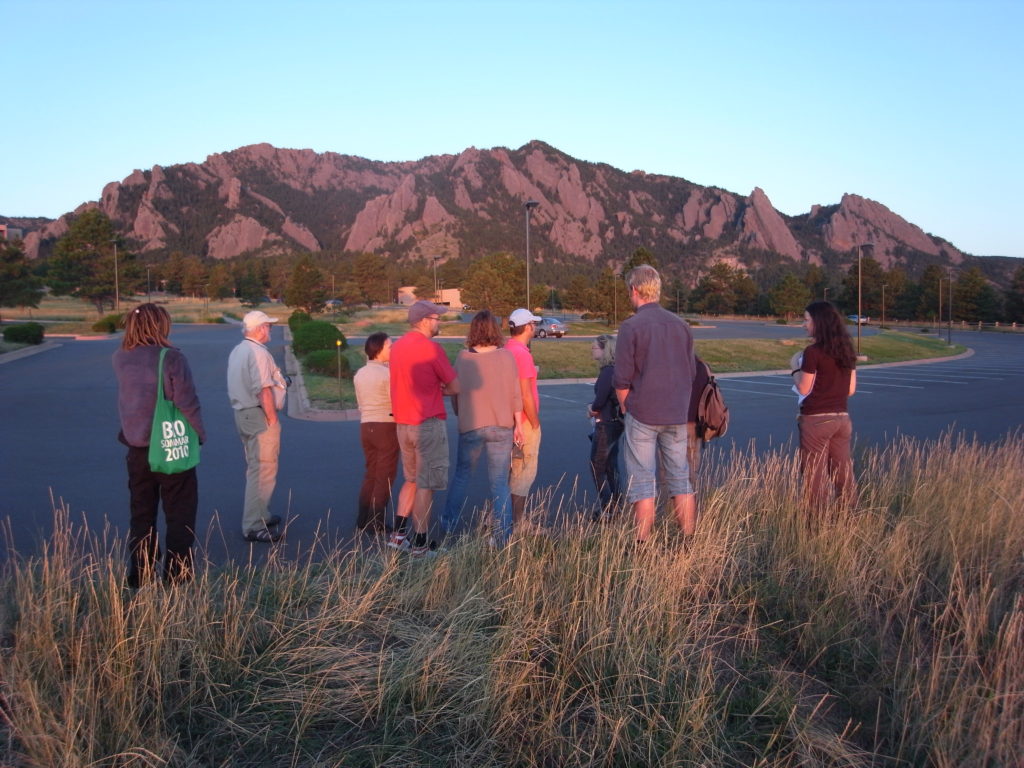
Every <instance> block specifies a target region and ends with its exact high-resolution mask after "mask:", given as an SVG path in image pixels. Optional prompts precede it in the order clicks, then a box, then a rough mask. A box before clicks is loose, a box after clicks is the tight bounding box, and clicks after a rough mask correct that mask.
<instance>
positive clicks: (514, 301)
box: [0, 210, 1024, 323]
mask: <svg viewBox="0 0 1024 768" xmlns="http://www.w3.org/2000/svg"><path fill="white" fill-rule="evenodd" d="M642 263H648V264H651V265H653V266H655V267H658V268H659V270H661V272H662V276H663V286H662V302H663V304H664V305H665V306H666V307H667V308H669V309H672V310H674V311H678V312H697V313H702V314H750V315H779V316H783V317H787V318H790V317H794V316H797V317H798V316H800V315H801V314H802V313H803V309H804V307H805V306H806V305H807V304H808V303H809V302H810V301H812V300H815V299H828V300H830V301H832V302H834V303H835V304H837V305H838V306H839V307H840V309H841V310H842V311H843V312H844V313H854V312H856V311H857V293H858V263H857V261H856V260H854V262H853V263H852V264H851V265H849V267H848V268H847V269H846V270H845V271H843V270H842V269H841V268H838V267H832V266H829V267H822V266H819V265H815V264H791V263H785V262H781V261H776V262H774V263H770V264H767V265H765V266H762V267H760V268H757V267H750V268H745V267H743V266H737V265H734V264H730V263H727V262H722V261H720V262H714V263H711V264H709V265H705V266H702V267H701V268H700V269H699V270H698V269H695V268H694V265H693V264H682V263H678V262H677V263H665V264H660V263H659V259H658V257H657V256H656V255H655V254H653V253H651V252H650V251H649V250H647V249H646V248H642V247H641V248H637V249H636V250H635V251H634V252H633V253H632V254H630V255H629V256H628V257H626V258H624V259H621V260H619V259H614V258H613V259H607V260H606V261H605V262H604V263H594V262H588V261H585V260H583V259H578V260H574V261H571V262H557V263H552V262H539V263H534V264H531V275H530V276H531V286H530V299H531V304H533V306H534V307H535V308H546V309H550V310H552V311H559V310H565V309H568V310H575V311H582V312H588V313H590V314H592V315H594V316H598V317H603V318H605V319H606V320H607V321H608V322H610V323H615V322H617V321H619V320H621V319H622V318H624V317H626V316H627V315H628V313H629V311H630V308H629V297H628V293H627V291H626V288H625V284H624V281H623V279H622V277H623V275H624V274H625V273H627V272H628V271H629V269H631V268H632V267H633V266H635V265H637V264H642ZM859 271H860V280H859V284H860V302H861V307H862V313H863V314H864V315H867V316H869V317H871V318H873V319H881V318H882V316H883V314H884V317H885V318H886V319H894V320H929V321H936V320H946V319H948V318H949V316H950V307H952V319H953V320H954V321H967V322H972V323H974V322H984V323H991V322H997V321H998V322H1018V323H1019V322H1024V265H1022V266H1021V267H1020V268H1018V269H1017V270H1016V272H1015V274H1014V276H1013V279H1012V282H1011V284H1010V286H1009V287H1008V288H1007V289H1006V290H999V289H998V288H996V287H995V286H993V285H992V284H991V283H990V282H989V281H988V279H987V278H986V277H985V275H984V273H983V272H982V271H981V269H980V268H979V267H977V266H971V267H968V268H965V269H956V270H949V269H944V268H942V267H940V266H937V265H930V266H926V267H925V268H924V269H923V271H922V272H921V274H920V275H919V277H918V279H916V280H915V279H912V278H911V277H910V276H909V275H908V274H907V272H906V271H905V270H904V269H902V268H901V267H897V266H894V267H892V268H890V269H888V270H886V269H885V268H883V267H882V265H881V264H880V263H879V262H878V261H876V260H875V259H874V258H873V257H871V256H868V257H866V258H863V259H861V261H860V264H859ZM525 283H526V267H525V262H524V260H523V258H522V256H521V255H519V254H511V253H495V254H491V255H488V256H485V257H483V258H476V259H471V258H468V257H461V258H449V259H446V260H445V261H444V262H443V263H442V262H441V261H440V259H436V260H435V259H429V258H427V259H419V260H416V259H408V260H403V261H394V260H390V259H388V258H386V257H384V256H381V255H379V254H374V253H349V252H330V251H322V252H318V253H286V254H280V255H275V256H239V257H236V258H234V259H231V260H211V259H206V258H202V257H199V256H196V255H189V254H184V253H182V252H180V251H173V252H171V253H170V254H168V255H153V254H150V255H146V254H141V255H140V254H137V253H134V252H132V251H131V249H130V248H129V247H127V244H126V242H125V241H124V240H123V239H122V238H121V236H120V235H119V234H118V233H117V232H116V230H115V228H114V226H113V224H112V222H111V221H110V220H109V219H108V218H107V217H106V216H105V215H104V214H103V213H102V212H100V211H97V210H90V211H87V212H85V213H83V214H82V215H81V216H79V217H77V218H76V219H75V220H74V222H72V224H71V226H70V227H69V230H68V232H67V233H66V234H65V235H64V236H63V237H62V238H60V240H59V241H58V242H57V243H56V245H55V248H54V250H53V255H52V256H50V257H49V258H48V259H45V260H40V261H39V262H38V263H31V262H29V261H28V260H27V259H26V258H25V254H24V251H23V249H22V247H21V243H20V242H17V241H15V242H8V243H4V244H3V247H2V249H0V307H16V306H32V307H34V306H38V304H39V300H40V299H41V297H42V295H43V286H44V285H45V286H47V287H48V288H49V289H50V292H51V293H53V294H54V295H73V296H77V297H79V298H81V299H83V300H84V301H88V302H91V303H92V304H93V305H94V306H95V307H96V309H97V312H99V313H100V314H102V313H103V312H104V310H105V309H107V308H108V307H113V305H114V300H115V294H117V293H119V294H120V295H123V296H126V295H133V294H142V293H152V292H163V293H170V294H175V295H181V296H193V297H200V296H205V297H208V298H210V299H223V298H228V297H231V296H235V297H237V298H239V299H240V300H241V301H242V302H243V303H244V304H247V305H249V306H256V305H258V304H260V303H263V302H267V301H282V302H283V303H285V304H287V305H288V306H292V307H298V308H302V309H304V310H306V311H308V312H317V311H321V310H322V309H323V308H324V306H325V304H326V303H327V302H328V301H337V302H341V303H342V304H343V305H360V304H365V305H371V306H372V305H374V304H386V303H392V302H394V301H396V298H397V293H398V289H399V288H400V287H402V286H414V287H415V289H416V294H417V296H419V297H421V298H432V297H434V295H435V294H434V289H435V286H436V287H437V288H438V289H439V290H440V289H444V288H460V289H461V295H462V300H463V301H464V302H465V303H466V304H468V305H470V306H471V307H475V308H476V307H488V308H490V309H491V310H492V311H494V312H496V313H497V314H499V315H504V314H507V313H508V312H510V311H511V310H512V309H514V308H515V307H517V306H523V305H525V302H526V295H525V294H526V291H525V287H526V286H525ZM940 311H941V313H942V314H941V316H940V314H939V313H940Z"/></svg>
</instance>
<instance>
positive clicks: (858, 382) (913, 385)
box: [857, 375, 924, 392]
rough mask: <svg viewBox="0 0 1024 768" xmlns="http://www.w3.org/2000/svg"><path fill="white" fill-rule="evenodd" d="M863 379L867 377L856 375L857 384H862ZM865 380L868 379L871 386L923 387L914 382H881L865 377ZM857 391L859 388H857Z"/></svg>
mask: <svg viewBox="0 0 1024 768" xmlns="http://www.w3.org/2000/svg"><path fill="white" fill-rule="evenodd" d="M865 379H867V377H865V376H860V375H858V376H857V384H858V385H860V384H863V383H864V382H865ZM867 381H868V383H870V384H871V386H872V387H898V388H899V389H924V387H923V386H918V385H916V384H883V383H882V382H880V381H872V380H871V379H867ZM857 391H858V392H859V391H860V390H859V389H858V390H857Z"/></svg>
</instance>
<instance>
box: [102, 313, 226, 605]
mask: <svg viewBox="0 0 1024 768" xmlns="http://www.w3.org/2000/svg"><path fill="white" fill-rule="evenodd" d="M170 333H171V317H170V315H168V314H167V310H166V309H164V308H163V307H160V306H157V305H156V304H140V305H139V306H138V307H136V308H135V309H133V310H131V311H130V312H129V313H128V315H127V317H126V318H125V330H124V338H123V339H122V340H121V347H120V349H118V350H117V351H116V352H115V353H114V358H113V363H114V374H115V375H116V377H117V410H118V413H119V415H120V417H121V431H120V433H119V434H118V436H117V437H118V440H120V441H121V442H122V443H124V444H125V445H127V446H128V456H127V465H128V490H129V493H130V509H131V521H130V525H129V532H128V577H127V583H128V586H129V587H132V588H137V587H139V586H141V584H142V583H143V582H144V581H146V580H147V579H150V578H153V577H155V576H156V575H157V573H158V572H159V571H160V570H161V569H160V559H161V557H160V546H159V535H158V533H157V524H156V521H157V510H158V507H159V505H160V503H161V501H162V502H163V508H164V520H165V522H166V528H167V532H166V536H165V544H166V549H167V558H166V561H165V562H164V563H163V568H162V575H163V578H164V580H165V581H169V582H179V581H187V580H189V579H190V578H191V577H192V568H193V566H192V544H193V542H194V541H195V527H196V510H197V508H198V506H199V485H198V482H197V479H196V470H195V467H193V468H192V469H188V470H186V471H184V472H180V473H178V474H173V475H167V474H163V473H162V472H153V471H152V470H151V469H150V467H149V433H150V429H151V427H152V424H153V410H154V408H155V407H156V398H157V380H156V378H157V367H158V365H159V362H160V352H161V350H163V349H165V348H166V349H167V354H166V356H165V357H164V368H163V379H164V381H163V386H164V397H165V398H166V399H167V400H170V401H171V402H173V403H174V404H175V405H176V406H177V407H178V410H180V411H181V412H182V414H184V416H185V418H186V419H188V422H189V424H191V425H192V428H193V429H195V431H196V433H197V434H198V435H199V442H200V444H202V443H205V442H206V430H205V429H204V428H203V419H202V415H201V413H200V407H199V397H198V396H197V395H196V389H195V385H194V384H193V381H192V371H191V370H190V369H189V366H188V360H186V359H185V356H184V355H183V354H182V353H181V350H179V349H177V348H175V347H172V346H171V343H170V342H169V341H168V340H167V337H168V336H169V335H170Z"/></svg>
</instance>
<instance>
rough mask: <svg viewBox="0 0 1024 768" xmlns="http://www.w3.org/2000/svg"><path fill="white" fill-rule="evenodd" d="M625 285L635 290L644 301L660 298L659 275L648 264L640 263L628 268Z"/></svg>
mask: <svg viewBox="0 0 1024 768" xmlns="http://www.w3.org/2000/svg"><path fill="white" fill-rule="evenodd" d="M626 285H628V286H629V287H630V288H631V289H634V290H636V292H637V294H638V295H639V296H640V298H641V299H643V300H644V301H657V300H658V299H660V298H661V275H659V274H658V270H656V269H655V268H654V267H652V266H651V265H650V264H641V265H640V266H638V267H633V269H631V270H629V273H628V274H627V275H626Z"/></svg>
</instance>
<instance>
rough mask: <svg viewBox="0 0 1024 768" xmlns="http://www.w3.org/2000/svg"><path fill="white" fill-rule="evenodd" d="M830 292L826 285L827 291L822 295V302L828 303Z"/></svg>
mask: <svg viewBox="0 0 1024 768" xmlns="http://www.w3.org/2000/svg"><path fill="white" fill-rule="evenodd" d="M828 290H829V288H828V286H827V285H826V286H825V290H824V293H823V294H822V297H821V300H822V301H828Z"/></svg>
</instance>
